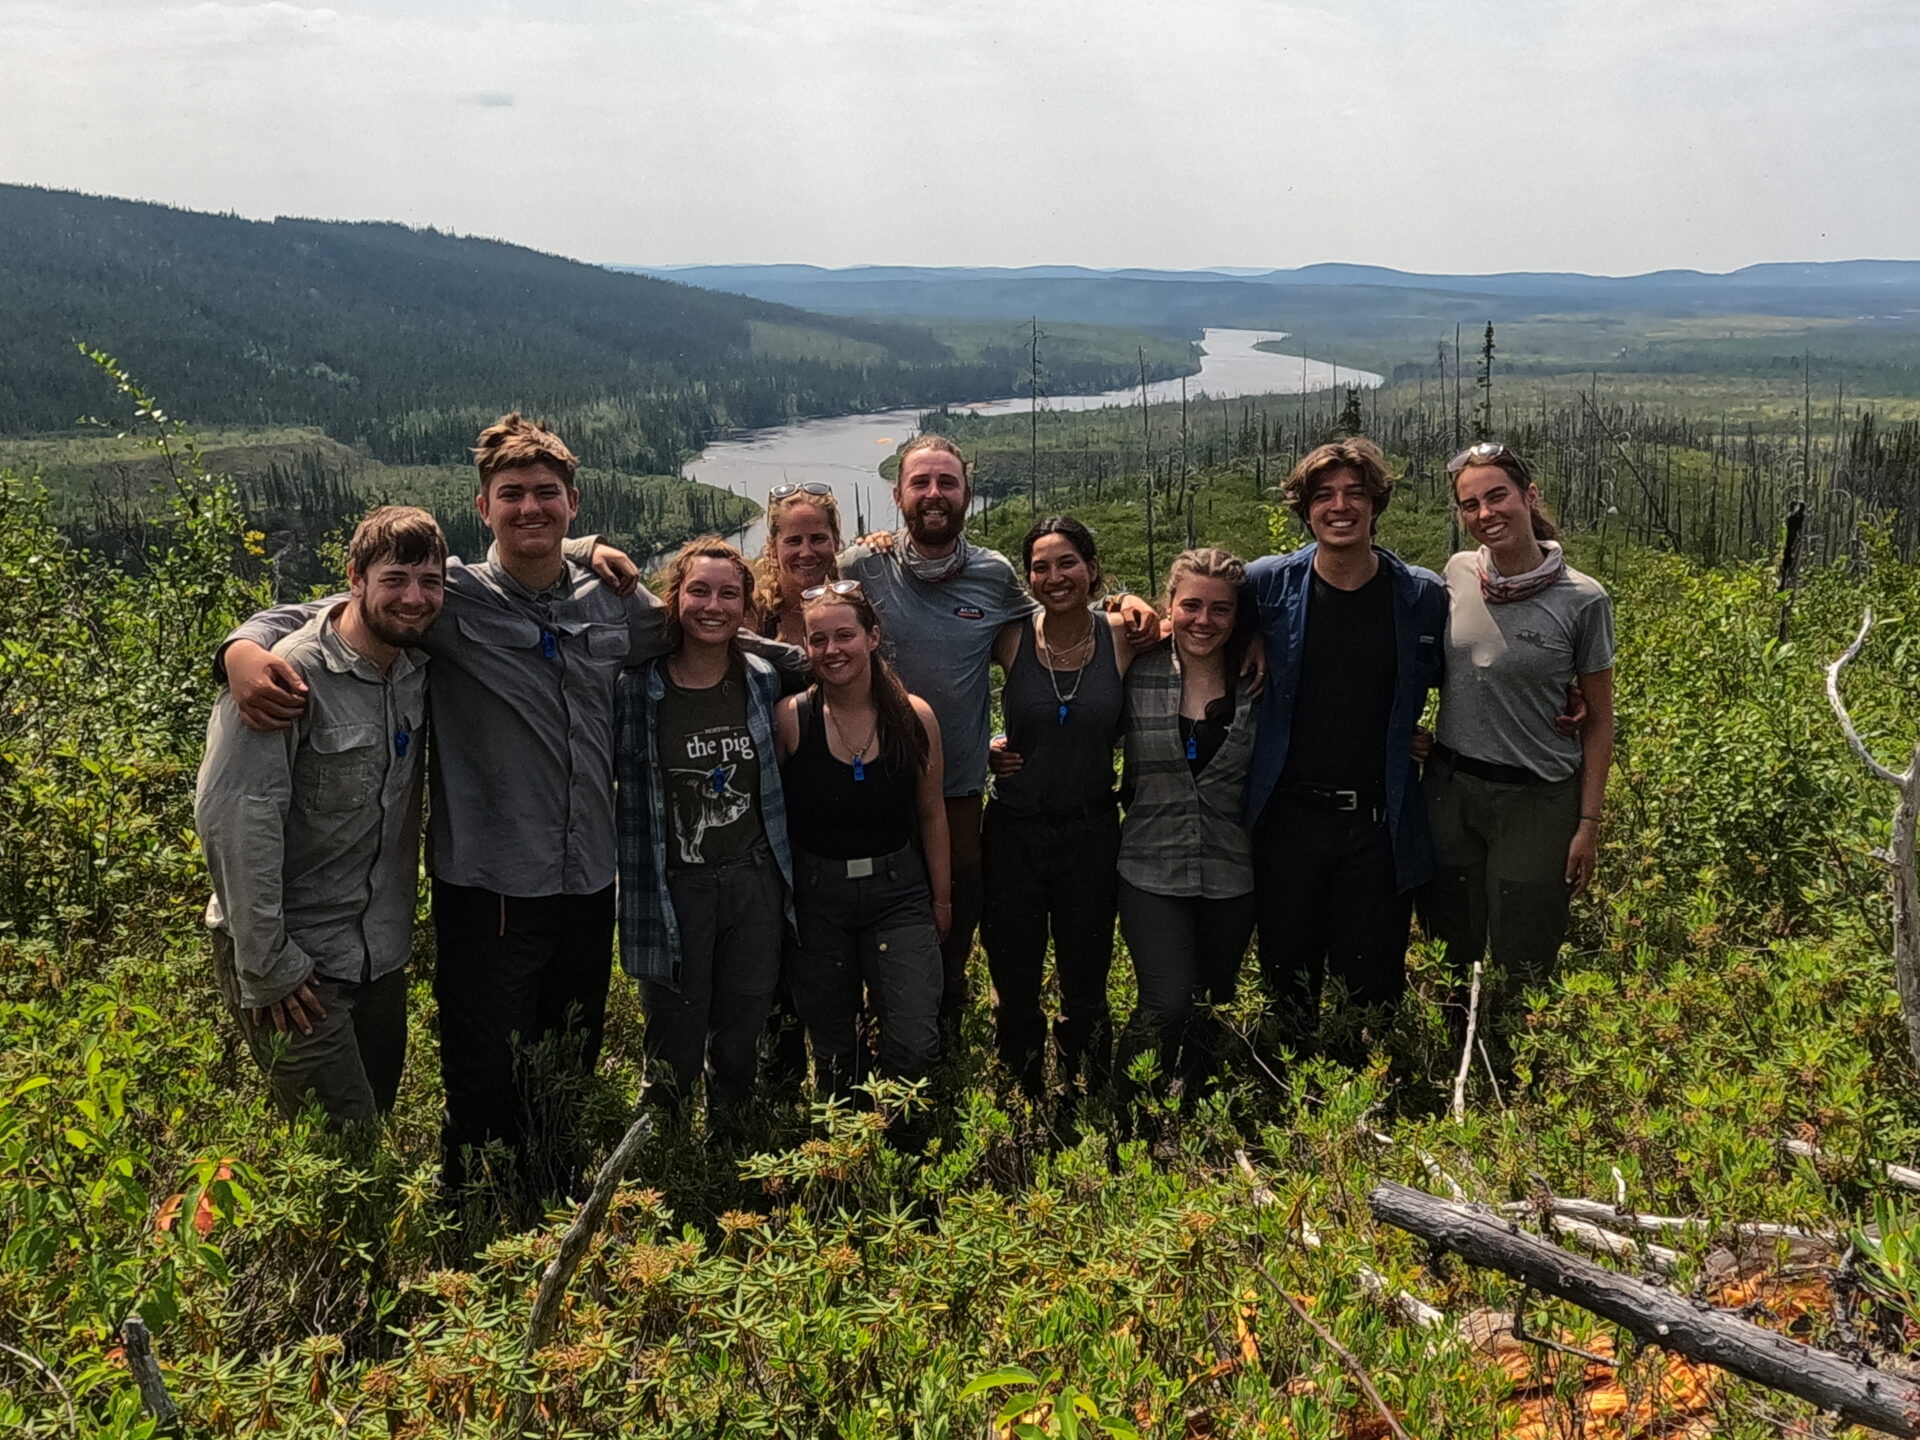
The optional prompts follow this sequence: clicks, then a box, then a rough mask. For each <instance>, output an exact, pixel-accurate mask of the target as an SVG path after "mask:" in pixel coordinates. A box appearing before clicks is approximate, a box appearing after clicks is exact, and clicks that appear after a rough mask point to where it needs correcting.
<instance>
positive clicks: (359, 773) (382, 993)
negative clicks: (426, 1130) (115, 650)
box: [194, 506, 447, 1126]
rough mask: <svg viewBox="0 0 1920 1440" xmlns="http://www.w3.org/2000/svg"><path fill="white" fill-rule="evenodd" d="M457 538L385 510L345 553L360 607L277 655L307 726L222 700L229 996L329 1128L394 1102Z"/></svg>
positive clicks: (215, 771) (211, 851) (208, 777)
mask: <svg viewBox="0 0 1920 1440" xmlns="http://www.w3.org/2000/svg"><path fill="white" fill-rule="evenodd" d="M446 554H447V542H446V539H445V537H444V536H442V535H441V533H440V527H439V526H438V525H437V524H436V523H435V522H434V519H433V517H432V516H431V515H429V514H427V513H426V512H425V511H424V510H415V509H410V508H406V507H401V506H385V507H382V508H381V509H379V510H376V511H374V512H373V513H372V514H371V515H369V516H368V517H367V518H366V519H365V520H363V521H362V522H361V523H360V526H359V528H358V529H357V530H355V532H354V536H353V540H352V542H351V544H350V545H349V547H348V561H347V577H348V581H349V583H350V585H351V587H352V588H351V593H350V594H349V596H348V597H347V598H346V599H344V600H342V601H339V602H337V603H334V604H331V605H329V606H327V607H326V608H325V609H324V610H321V611H320V612H319V613H317V614H315V615H314V616H313V617H312V618H311V619H310V620H308V621H307V623H306V624H304V625H302V626H301V627H300V628H299V629H298V630H296V631H295V632H294V633H292V634H291V635H288V636H287V637H285V638H284V639H282V640H281V641H279V643H278V644H277V645H276V646H275V647H274V653H275V654H276V655H278V656H279V657H280V658H281V659H282V660H284V661H285V662H286V663H288V664H290V665H296V666H298V667H300V669H301V670H302V671H303V672H304V673H305V675H306V676H307V705H306V710H305V713H304V714H303V715H302V716H301V717H300V719H299V721H298V723H297V724H295V725H294V726H292V727H291V728H289V729H286V730H282V731H279V732H276V733H272V734H262V733H260V732H258V731H255V730H250V729H248V728H247V727H246V726H245V725H243V724H242V723H241V720H240V714H239V710H238V708H237V707H236V706H235V704H234V702H233V698H232V697H231V696H230V695H222V696H221V697H220V700H219V703H218V704H216V705H215V707H214V711H213V716H212V718H211V720H210V721H209V722H208V725H207V749H206V755H205V758H204V759H203V760H202V762H201V766H200V779H199V785H198V789H197V791H196V793H195V796H194V820H195V823H196V825H197V827H198V829H199V831H200V840H201V845H202V848H203V849H204V850H205V852H206V859H207V870H208V872H209V874H210V876H211V878H212V880H213V891H214V894H213V899H212V901H211V903H209V905H208V906H207V923H208V925H209V926H210V927H211V928H212V930H213V932H214V965H215V972H216V975H217V977H218V979H219V982H220V989H221V992H222V994H223V995H224V996H225V997H226V1000H227V1002H228V1004H229V1006H230V1007H231V1008H232V1009H233V1011H234V1012H235V1014H236V1017H237V1018H238V1019H239V1022H240V1025H241V1028H242V1030H243V1031H244V1032H245V1034H246V1037H247V1043H248V1047H249V1048H250V1049H251V1050H252V1052H253V1054H254V1056H255V1058H256V1059H257V1060H258V1061H259V1063H260V1066H261V1068H262V1069H264V1070H265V1071H266V1072H267V1075H268V1078H269V1082H270V1084H271V1086H272V1090H273V1094H274V1098H275V1100H276V1101H277V1102H278V1104H279V1105H280V1108H281V1109H282V1110H283V1111H285V1112H287V1113H288V1114H290V1115H291V1114H293V1113H297V1111H298V1110H299V1108H300V1107H301V1106H302V1105H303V1104H304V1103H305V1102H306V1098H307V1096H308V1095H309V1094H311V1095H313V1096H314V1097H315V1098H316V1099H317V1100H318V1101H319V1103H320V1106H321V1108H322V1109H323V1110H324V1111H325V1112H326V1114H327V1117H328V1119H329V1121H330V1122H332V1123H333V1124H334V1125H337V1126H344V1125H347V1124H351V1123H355V1122H364V1121H368V1120H372V1119H373V1118H374V1117H375V1116H376V1115H377V1114H380V1113H383V1112H385V1111H386V1110H388V1109H390V1108H392V1105H393V1100H394V1095H395V1093H396V1091H397V1090H398V1087H399V1083H400V1071H401V1066H402V1064H403V1063H404V1061H405V1057H406V1014H407V1011H406V1005H407V988H406V975H405V968H404V967H405V966H406V963H407V956H408V954H409V953H410V951H411V950H412V946H413V909H414V899H415V896H416V894H417V891H418V885H419V863H420V780H421V754H422V750H423V748H424V743H425V739H426V735H425V722H426V657H425V656H424V655H423V654H421V652H420V651H419V650H418V649H417V648H415V647H417V646H418V645H419V643H420V641H421V639H422V637H423V636H424V635H425V634H426V633H427V631H428V629H429V627H431V626H432V625H433V623H434V621H435V620H436V619H437V618H438V616H439V614H440V608H441V593H442V585H443V579H444V573H445V565H446Z"/></svg>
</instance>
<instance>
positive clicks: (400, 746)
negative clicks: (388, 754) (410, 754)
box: [393, 730, 413, 760]
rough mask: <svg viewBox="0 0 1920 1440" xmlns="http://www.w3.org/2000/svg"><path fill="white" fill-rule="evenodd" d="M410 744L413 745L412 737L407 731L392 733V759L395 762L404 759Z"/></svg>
mask: <svg viewBox="0 0 1920 1440" xmlns="http://www.w3.org/2000/svg"><path fill="white" fill-rule="evenodd" d="M412 743H413V736H412V735H411V734H409V733H408V732H407V731H405V730H396V731H394V732H393V758H394V759H396V760H404V759H406V758H407V746H409V745H411V744H412Z"/></svg>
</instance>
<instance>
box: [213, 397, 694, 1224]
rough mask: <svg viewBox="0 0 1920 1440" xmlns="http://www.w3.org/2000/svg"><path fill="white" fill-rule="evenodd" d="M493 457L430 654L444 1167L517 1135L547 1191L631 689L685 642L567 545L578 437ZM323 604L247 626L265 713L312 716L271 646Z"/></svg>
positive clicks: (560, 1174) (607, 911)
mask: <svg viewBox="0 0 1920 1440" xmlns="http://www.w3.org/2000/svg"><path fill="white" fill-rule="evenodd" d="M475 453H476V457H477V465H478V468H479V472H480V483H481V490H480V494H479V496H478V497H477V498H478V504H479V507H480V513H481V516H482V518H483V519H484V520H485V521H486V522H487V524H488V525H489V527H490V528H491V529H492V531H493V535H494V545H493V548H492V549H491V550H490V551H489V552H488V555H487V558H486V560H485V561H484V562H482V563H479V564H473V565H463V564H461V563H460V562H459V561H458V560H452V561H449V562H448V566H447V606H446V612H447V613H446V617H445V619H444V620H443V621H442V622H441V624H440V625H439V626H438V627H437V628H436V629H435V630H434V631H433V633H432V634H431V635H429V636H428V637H427V640H426V646H425V648H426V650H427V653H428V654H429V655H431V656H432V657H433V662H434V663H433V691H432V697H431V703H432V714H433V746H432V751H433V755H432V761H431V765H430V770H429V784H430V786H431V793H432V806H431V810H432V819H431V831H430V834H429V857H430V861H431V868H432V872H433V912H434V935H435V941H436V949H437V951H438V962H437V965H436V967H435V975H434V993H435V997H436V999H437V1001H438V1005H439V1013H440V1065H441V1078H442V1080H443V1081H444V1082H445V1085H446V1091H447V1112H446V1121H445V1125H444V1127H443V1129H442V1135H441V1140H442V1149H443V1159H442V1179H443V1183H444V1184H445V1185H446V1187H447V1188H448V1190H449V1191H450V1192H453V1193H456V1194H457V1193H458V1191H459V1190H460V1189H461V1188H462V1187H463V1186H464V1184H465V1182H466V1176H467V1171H468V1163H467V1162H468V1152H469V1150H470V1149H471V1148H474V1147H478V1146H481V1145H484V1144H486V1143H487V1142H488V1141H490V1140H500V1141H504V1142H506V1143H507V1145H508V1146H509V1147H510V1148H511V1149H512V1150H513V1151H514V1152H515V1155H516V1157H517V1164H518V1168H519V1170H520V1176H519V1181H520V1189H521V1191H522V1194H523V1195H524V1196H525V1197H526V1198H527V1199H528V1200H530V1201H531V1200H537V1199H538V1198H539V1197H541V1196H543V1195H546V1194H551V1193H553V1192H555V1191H564V1190H569V1189H571V1188H573V1186H574V1185H575V1184H576V1182H577V1179H578V1175H577V1168H578V1167H577V1164H576V1155H577V1147H576V1146H575V1145H574V1143H573V1139H572V1136H571V1119H570V1116H571V1097H574V1096H577V1094H578V1091H579V1085H578V1081H577V1080H568V1079H567V1078H566V1077H565V1076H564V1075H562V1076H559V1077H558V1079H559V1083H558V1084H554V1083H551V1081H552V1080H553V1079H554V1078H555V1071H554V1069H553V1067H554V1066H555V1065H558V1066H559V1067H560V1069H561V1070H563V1071H566V1072H570V1073H572V1074H574V1075H577V1074H579V1073H581V1072H584V1071H590V1070H591V1069H592V1067H593V1065H594V1063H595V1061H596V1060H597V1058H598V1055H599V1050H600V1040H601V1034H602V1030H603V1028H604V1022H605V1015H606V998H607V984H608V978H609V975H610V972H611V968H612V958H613V919H614V904H613V898H614V890H613V880H614V865H615V850H614V818H613V795H614V790H613V716H614V682H615V680H616V679H617V678H618V676H619V673H620V670H621V669H622V667H624V666H625V665H627V664H630V663H637V662H638V661H640V660H643V659H647V658H650V657H652V656H656V655H661V654H664V653H665V651H666V645H665V640H664V628H663V624H662V619H661V611H660V606H659V602H658V601H657V600H655V599H654V597H653V596H652V595H650V594H648V593H647V592H646V590H645V589H639V590H636V592H635V593H634V594H632V595H630V596H628V597H626V598H622V597H621V596H620V595H618V594H616V593H615V592H614V590H613V589H612V588H611V587H610V586H608V585H606V584H605V583H603V582H602V581H601V580H600V579H599V578H598V577H596V576H595V575H594V574H593V572H592V571H591V570H590V569H589V568H588V567H587V565H586V564H585V563H583V562H584V561H585V559H586V557H587V555H588V554H589V553H590V552H591V549H592V543H591V541H587V540H576V541H573V542H568V541H567V540H566V533H567V527H568V525H569V524H570V523H571V522H572V519H573V517H574V515H575V513H576V512H577V510H578V508H579V503H580V496H579V491H578V490H577V489H576V488H575V486H574V470H575V462H574V458H573V455H572V454H571V452H569V451H568V449H567V447H566V446H565V445H564V444H562V443H561V441H560V439H559V437H558V436H556V435H554V434H553V433H552V432H551V431H549V430H546V429H544V428H542V427H540V426H537V425H533V424H530V423H529V422H527V421H525V420H522V419H521V418H520V417H519V416H518V415H510V416H507V417H505V418H503V419H502V420H501V421H500V423H499V424H497V425H494V426H491V427H489V428H488V429H487V430H486V431H484V432H483V433H482V434H481V436H480V443H479V445H478V446H477V448H476V452H475ZM322 603H324V602H322ZM307 614H308V610H307V608H306V607H301V606H282V607H280V608H278V609H276V610H272V611H268V612H266V613H265V614H263V615H258V616H255V617H254V618H253V619H252V620H250V621H249V622H247V624H245V625H243V626H241V627H240V628H239V629H238V630H237V631H235V632H234V635H233V636H232V637H230V642H231V643H230V644H229V645H228V647H227V649H226V651H225V655H224V660H225V665H226V669H227V673H228V677H229V679H230V681H231V683H232V686H233V691H234V694H235V696H236V697H237V699H238V702H239V706H240V711H241V714H242V716H243V718H245V719H246V720H247V722H248V723H249V724H261V725H267V724H272V723H274V721H275V720H276V719H278V720H280V721H282V722H284V721H285V719H286V718H287V717H288V716H289V715H290V714H296V713H298V711H299V708H300V705H301V703H302V702H301V694H300V692H301V687H302V681H301V677H300V676H299V674H298V673H297V672H295V671H293V670H291V669H289V668H287V667H285V666H281V665H279V664H278V663H277V661H276V659H275V657H273V656H270V655H268V654H266V653H265V651H264V650H262V649H261V648H260V646H262V645H264V644H268V643H271V641H272V640H273V639H275V638H276V637H277V636H278V635H280V634H282V633H284V632H285V631H286V630H287V629H289V628H291V627H292V626H294V625H297V624H299V623H301V622H302V621H303V619H304V618H305V617H306V615H307ZM249 642H251V643H249ZM542 1067H545V1068H544V1069H543V1068H542ZM542 1075H544V1076H546V1077H547V1080H546V1081H545V1082H543V1081H542V1079H541V1076H542ZM559 1097H566V1098H559ZM529 1117H536V1118H535V1124H534V1126H533V1128H532V1130H531V1131H530V1130H529V1126H528V1124H527V1121H528V1118H529Z"/></svg>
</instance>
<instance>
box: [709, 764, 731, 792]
mask: <svg viewBox="0 0 1920 1440" xmlns="http://www.w3.org/2000/svg"><path fill="white" fill-rule="evenodd" d="M707 778H708V779H709V780H711V781H713V793H714V794H716V795H720V794H723V793H725V791H726V788H727V772H726V771H725V770H723V769H722V768H721V767H720V766H718V765H716V766H714V767H713V773H712V774H711V775H709V776H707Z"/></svg>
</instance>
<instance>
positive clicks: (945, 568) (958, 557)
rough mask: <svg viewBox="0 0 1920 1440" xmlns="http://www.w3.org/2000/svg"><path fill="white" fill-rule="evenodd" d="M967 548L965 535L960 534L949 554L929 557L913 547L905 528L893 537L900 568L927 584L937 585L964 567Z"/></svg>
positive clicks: (968, 548)
mask: <svg viewBox="0 0 1920 1440" xmlns="http://www.w3.org/2000/svg"><path fill="white" fill-rule="evenodd" d="M969 550H970V547H969V546H968V544H967V537H966V536H964V535H962V536H961V537H960V538H959V540H958V541H956V542H955V543H954V547H953V553H952V554H951V555H941V556H939V557H937V558H934V559H929V558H928V557H927V556H925V555H922V554H921V553H920V552H919V551H918V550H916V549H914V548H913V538H912V537H911V536H910V535H908V534H907V532H906V531H905V530H902V531H900V532H899V533H898V534H897V535H895V536H894V537H893V553H894V556H895V558H897V559H898V560H899V561H900V566H901V568H902V569H903V570H905V571H906V572H907V573H908V574H909V575H911V576H913V578H914V579H916V580H924V581H926V582H927V583H928V584H929V585H938V584H940V583H941V582H942V581H946V580H951V579H953V577H954V576H956V575H958V574H959V573H960V572H961V571H962V570H964V569H966V568H967V558H968V554H969Z"/></svg>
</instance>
